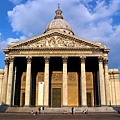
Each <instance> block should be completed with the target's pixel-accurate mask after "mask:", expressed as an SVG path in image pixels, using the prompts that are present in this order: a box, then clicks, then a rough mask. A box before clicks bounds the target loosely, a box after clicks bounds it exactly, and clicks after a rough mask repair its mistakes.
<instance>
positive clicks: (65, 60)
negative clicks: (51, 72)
mask: <svg viewBox="0 0 120 120" xmlns="http://www.w3.org/2000/svg"><path fill="white" fill-rule="evenodd" d="M62 58H63V106H68V88H67V57H62Z"/></svg>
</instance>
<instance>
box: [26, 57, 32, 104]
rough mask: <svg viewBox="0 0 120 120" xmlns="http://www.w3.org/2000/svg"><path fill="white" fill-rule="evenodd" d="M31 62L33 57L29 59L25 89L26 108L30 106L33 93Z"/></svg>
mask: <svg viewBox="0 0 120 120" xmlns="http://www.w3.org/2000/svg"><path fill="white" fill-rule="evenodd" d="M31 62H32V57H31V56H28V57H27V71H26V87H25V106H30V102H31V101H30V97H31V95H30V93H31Z"/></svg>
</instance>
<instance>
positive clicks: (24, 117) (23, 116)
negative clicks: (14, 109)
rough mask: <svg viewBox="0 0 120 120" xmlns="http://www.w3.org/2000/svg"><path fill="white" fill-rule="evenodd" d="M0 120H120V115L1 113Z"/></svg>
mask: <svg viewBox="0 0 120 120" xmlns="http://www.w3.org/2000/svg"><path fill="white" fill-rule="evenodd" d="M0 120H120V114H118V113H89V114H74V115H72V114H38V115H32V114H30V113H0Z"/></svg>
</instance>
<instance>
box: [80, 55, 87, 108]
mask: <svg viewBox="0 0 120 120" xmlns="http://www.w3.org/2000/svg"><path fill="white" fill-rule="evenodd" d="M80 58H81V105H82V106H87V97H86V73H85V57H84V56H82V57H80Z"/></svg>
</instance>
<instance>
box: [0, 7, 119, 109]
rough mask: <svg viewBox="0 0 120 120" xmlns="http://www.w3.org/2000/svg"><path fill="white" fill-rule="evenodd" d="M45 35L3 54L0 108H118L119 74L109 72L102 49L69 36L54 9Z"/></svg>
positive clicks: (72, 34)
mask: <svg viewBox="0 0 120 120" xmlns="http://www.w3.org/2000/svg"><path fill="white" fill-rule="evenodd" d="M55 13H56V16H55V18H54V19H53V20H52V21H51V22H50V23H49V24H48V25H47V27H46V29H45V32H44V33H43V34H41V35H38V36H36V37H33V38H30V39H27V40H24V41H21V42H13V43H11V44H10V45H8V46H7V48H6V49H4V50H3V51H4V53H5V54H6V55H5V68H4V70H2V69H0V104H1V105H8V106H20V107H22V106H45V107H69V106H76V107H81V106H88V107H94V106H116V105H120V96H119V91H120V85H119V71H118V69H110V70H108V52H109V51H110V50H109V49H108V48H106V45H104V44H101V43H99V42H92V41H89V40H86V39H83V38H80V37H77V36H75V35H74V32H73V31H72V28H71V26H70V25H69V24H68V22H66V21H65V20H64V19H63V16H62V11H61V10H60V8H59V7H58V10H56V12H55Z"/></svg>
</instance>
